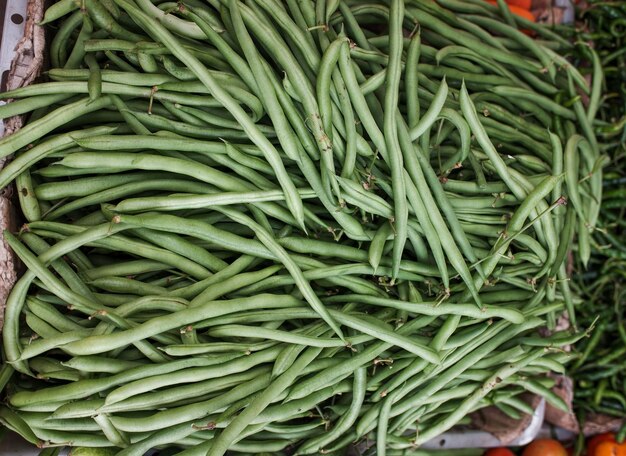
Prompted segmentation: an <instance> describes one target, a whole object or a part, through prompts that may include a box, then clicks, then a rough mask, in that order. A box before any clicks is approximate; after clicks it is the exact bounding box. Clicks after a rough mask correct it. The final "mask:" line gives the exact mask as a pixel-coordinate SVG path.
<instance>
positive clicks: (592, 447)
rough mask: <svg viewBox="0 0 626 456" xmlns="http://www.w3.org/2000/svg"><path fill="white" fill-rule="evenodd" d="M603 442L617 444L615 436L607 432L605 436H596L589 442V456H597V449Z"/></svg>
mask: <svg viewBox="0 0 626 456" xmlns="http://www.w3.org/2000/svg"><path fill="white" fill-rule="evenodd" d="M602 442H615V434H613V433H612V432H605V433H604V434H598V435H594V436H593V437H591V438H590V439H589V440H587V456H595V454H596V449H597V448H598V445H600V444H601V443H602Z"/></svg>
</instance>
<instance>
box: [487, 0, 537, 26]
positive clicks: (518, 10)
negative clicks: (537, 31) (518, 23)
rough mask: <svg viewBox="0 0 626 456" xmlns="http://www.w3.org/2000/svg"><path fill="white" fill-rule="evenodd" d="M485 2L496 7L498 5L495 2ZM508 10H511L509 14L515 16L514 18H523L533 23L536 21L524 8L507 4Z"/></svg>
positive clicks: (493, 0)
mask: <svg viewBox="0 0 626 456" xmlns="http://www.w3.org/2000/svg"><path fill="white" fill-rule="evenodd" d="M487 2H488V3H491V4H492V5H497V3H498V2H496V0H487ZM507 3H508V2H507ZM509 9H510V10H511V13H513V14H515V15H516V16H519V17H523V18H524V19H528V20H529V21H533V22H535V21H536V19H535V16H534V15H533V13H531V12H530V11H528V10H527V9H525V8H522V7H519V6H515V5H512V4H509Z"/></svg>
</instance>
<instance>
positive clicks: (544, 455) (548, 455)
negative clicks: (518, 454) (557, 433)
mask: <svg viewBox="0 0 626 456" xmlns="http://www.w3.org/2000/svg"><path fill="white" fill-rule="evenodd" d="M522 456H567V451H565V447H564V446H563V445H561V443H560V442H559V441H558V440H553V439H538V440H535V441H534V442H531V443H530V445H528V446H527V447H526V448H524V452H523V453H522Z"/></svg>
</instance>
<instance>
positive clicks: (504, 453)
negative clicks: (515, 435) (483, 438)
mask: <svg viewBox="0 0 626 456" xmlns="http://www.w3.org/2000/svg"><path fill="white" fill-rule="evenodd" d="M483 456H515V453H513V452H512V451H511V450H509V449H508V448H504V447H500V448H490V449H488V450H487V452H486V453H485V454H484V455H483Z"/></svg>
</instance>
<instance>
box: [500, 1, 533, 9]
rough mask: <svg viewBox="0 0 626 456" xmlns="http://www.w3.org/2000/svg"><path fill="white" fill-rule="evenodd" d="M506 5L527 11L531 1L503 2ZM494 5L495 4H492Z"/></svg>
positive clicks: (530, 6) (531, 3) (531, 4)
mask: <svg viewBox="0 0 626 456" xmlns="http://www.w3.org/2000/svg"><path fill="white" fill-rule="evenodd" d="M505 1H506V4H507V5H509V7H511V6H517V7H518V8H522V9H526V10H529V9H531V8H532V6H533V1H532V0H505ZM493 3H496V2H493Z"/></svg>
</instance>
